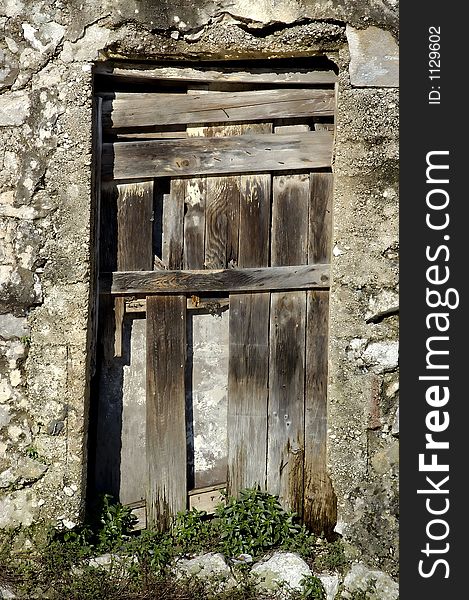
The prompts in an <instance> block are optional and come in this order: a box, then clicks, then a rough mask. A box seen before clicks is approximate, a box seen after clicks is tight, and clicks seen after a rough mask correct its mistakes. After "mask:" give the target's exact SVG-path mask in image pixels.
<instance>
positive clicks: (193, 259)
mask: <svg viewBox="0 0 469 600" xmlns="http://www.w3.org/2000/svg"><path fill="white" fill-rule="evenodd" d="M205 195H206V183H205V177H199V178H198V179H173V180H172V181H171V197H170V198H169V199H168V202H175V203H176V207H174V208H175V213H176V214H177V217H176V218H175V215H172V218H173V222H174V224H175V225H176V223H177V225H176V227H174V226H173V229H172V230H171V238H170V239H171V242H170V243H171V244H172V246H171V248H172V256H171V258H170V259H169V264H170V265H171V266H170V268H177V267H172V265H174V264H180V254H179V253H181V256H182V265H181V266H182V268H184V269H202V268H203V266H204V238H205ZM181 205H182V207H183V208H182V211H183V215H184V216H183V220H181ZM165 211H167V212H168V213H171V207H167V206H164V208H163V215H164V213H165ZM168 225H169V223H168ZM177 236H184V239H183V242H182V245H181V243H180V241H178V238H177ZM181 246H182V247H181ZM168 251H169V249H168ZM165 253H166V252H165ZM176 254H177V257H176V256H175V255H176ZM163 260H164V259H163Z"/></svg>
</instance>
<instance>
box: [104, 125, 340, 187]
mask: <svg viewBox="0 0 469 600" xmlns="http://www.w3.org/2000/svg"><path fill="white" fill-rule="evenodd" d="M332 139H333V138H332V135H331V133H329V132H327V131H320V132H308V133H294V134H290V135H275V134H262V135H236V136H228V137H221V138H211V139H210V140H208V139H207V138H204V137H193V138H188V139H186V140H164V141H146V142H128V143H126V142H117V143H115V144H103V155H102V174H103V178H104V179H108V180H109V179H112V178H114V179H117V180H119V179H142V178H150V177H184V176H193V175H205V174H209V175H210V174H211V175H214V174H222V173H251V172H253V171H258V172H259V171H264V172H265V171H283V170H293V169H302V170H308V169H317V168H324V167H330V166H331V161H332Z"/></svg>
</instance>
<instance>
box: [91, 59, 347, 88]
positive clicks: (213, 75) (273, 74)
mask: <svg viewBox="0 0 469 600" xmlns="http://www.w3.org/2000/svg"><path fill="white" fill-rule="evenodd" d="M95 73H97V74H98V73H99V74H102V75H112V76H113V78H117V79H118V78H121V79H125V80H137V81H140V80H142V79H143V80H145V79H149V80H155V79H156V80H159V79H162V80H172V81H181V80H182V81H207V82H210V81H216V82H234V83H272V84H276V85H285V84H286V85H290V84H293V83H299V84H308V85H320V84H334V83H335V82H336V81H337V75H336V74H335V73H334V72H333V71H330V70H323V71H319V70H316V71H315V70H311V69H294V70H293V69H285V68H280V69H275V71H273V70H272V69H267V68H255V67H251V68H249V69H246V70H245V71H241V70H239V69H237V68H229V67H225V68H224V69H220V70H216V69H214V68H213V67H212V68H210V67H205V68H204V67H200V66H198V67H154V68H153V69H149V68H148V67H147V66H146V65H145V66H142V67H141V68H138V66H137V65H135V66H134V68H128V69H125V68H122V67H113V66H112V65H111V64H99V63H98V64H96V65H95Z"/></svg>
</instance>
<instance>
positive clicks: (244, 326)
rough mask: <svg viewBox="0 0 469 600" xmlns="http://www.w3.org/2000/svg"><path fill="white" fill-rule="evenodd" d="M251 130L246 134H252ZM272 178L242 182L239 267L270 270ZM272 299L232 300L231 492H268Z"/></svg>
mask: <svg viewBox="0 0 469 600" xmlns="http://www.w3.org/2000/svg"><path fill="white" fill-rule="evenodd" d="M242 127H243V128H246V129H247V128H248V127H249V128H251V131H253V132H254V133H261V132H262V133H266V132H269V133H271V132H272V124H271V123H257V124H247V125H243V126H242ZM246 129H244V130H243V132H244V131H246ZM270 182H271V176H270V174H259V175H243V176H241V177H240V178H239V186H240V217H239V235H238V243H239V250H238V264H239V265H240V267H243V268H250V267H268V265H269V234H270V187H271V186H270ZM269 305H270V294H268V293H264V294H262V293H261V294H244V295H242V296H241V295H236V294H235V295H231V296H230V356H229V370H228V440H229V441H228V483H229V487H228V491H229V493H230V494H237V493H238V492H239V491H240V490H241V489H243V488H246V487H254V486H256V485H260V486H261V488H262V489H265V483H266V453H267V447H266V442H267V402H268V377H269V366H268V365H269V363H268V361H269V348H268V343H269Z"/></svg>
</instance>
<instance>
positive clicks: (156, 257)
mask: <svg viewBox="0 0 469 600" xmlns="http://www.w3.org/2000/svg"><path fill="white" fill-rule="evenodd" d="M106 78H107V79H106ZM102 80H103V81H106V82H107V85H108V86H109V85H110V84H111V85H113V86H114V88H113V91H112V92H111V93H109V92H108V93H106V92H103V93H102V94H101V96H102V103H101V106H102V127H103V144H102V152H101V155H100V159H101V164H102V171H101V174H102V184H101V185H102V190H101V209H100V214H101V228H100V278H99V281H100V302H101V311H100V328H99V339H100V342H101V344H100V347H101V371H100V372H101V381H104V382H105V383H106V385H108V386H109V385H111V386H114V387H115V390H114V391H113V392H112V394H115V395H116V396H118V394H119V386H121V387H122V386H124V385H125V381H124V383H122V381H120V380H119V381H117V384H116V382H115V381H112V382H111V380H112V379H113V378H112V377H111V376H110V375H109V372H108V371H109V368H110V367H109V365H110V364H111V365H114V367H115V365H116V364H117V370H118V371H119V369H124V368H125V366H124V365H126V364H128V363H129V364H130V363H131V361H132V358H129V356H126V352H127V353H129V350H128V348H132V340H129V339H128V338H129V336H130V337H132V335H133V333H132V332H133V331H134V330H135V331H137V329H138V328H137V326H136V325H135V323H137V322H133V323H132V327H131V328H130V329H131V330H132V332H130V329H129V327H130V326H129V323H127V322H126V315H129V314H136V313H138V314H139V315H140V318H141V317H144V318H145V339H146V348H145V368H146V377H145V380H144V382H143V383H142V379H140V383H139V384H138V385H137V384H136V383H135V389H136V390H139V391H138V393H139V394H140V395H141V394H142V389H144V394H145V403H144V404H145V411H144V414H143V413H142V402H136V404H135V406H134V408H131V409H129V408H128V407H127V412H126V415H125V419H127V421H126V423H124V417H123V415H124V412H125V410H124V409H125V408H126V403H125V402H124V403H123V402H122V400H121V402H120V405H119V401H118V400H114V405H113V400H112V398H113V396H112V394H111V396H112V397H111V398H110V397H109V394H107V396H106V394H105V393H104V387H105V386H104V387H103V385H104V384H101V390H102V394H101V396H106V399H105V400H103V399H100V400H99V406H100V415H101V416H98V431H100V432H101V434H103V435H104V431H105V430H106V427H107V426H108V425H109V423H110V422H111V421H112V418H114V419H116V418H117V419H118V418H119V410H120V411H121V412H120V419H121V421H120V433H119V436H118V437H119V440H116V439H114V440H111V439H110V438H109V436H107V438H109V439H107V438H106V441H105V442H102V443H101V450H103V448H104V453H103V454H102V456H104V457H105V459H104V460H103V461H102V462H101V469H98V470H97V472H98V473H100V477H102V478H103V477H104V479H105V480H107V481H108V482H109V481H111V480H112V477H109V476H108V475H106V474H105V472H108V471H112V468H111V467H110V464H111V463H112V452H113V451H114V452H120V453H121V460H122V453H123V451H124V448H126V452H127V455H126V460H127V463H128V468H127V472H132V465H133V464H135V467H136V471H135V472H137V473H139V475H138V476H137V477H136V479H135V481H133V483H131V484H129V485H127V488H129V487H130V488H132V487H133V488H135V489H133V491H131V493H130V496H128V495H127V496H125V494H123V492H122V489H123V486H122V481H120V482H119V483H118V484H115V486H116V485H117V488H118V489H119V494H120V495H121V496H122V495H124V496H125V500H126V501H128V500H129V499H131V495H132V493H133V494H134V496H137V495H139V494H140V496H141V497H144V498H145V500H146V506H147V514H148V519H149V522H150V523H151V524H152V525H156V526H158V527H165V526H167V524H168V523H169V521H170V519H171V517H172V516H173V515H174V514H175V513H176V512H177V511H179V510H183V509H185V508H186V507H187V503H188V494H190V493H193V492H194V489H190V488H191V487H192V488H194V487H195V489H196V491H197V489H198V487H200V485H198V482H199V484H200V483H202V482H204V483H207V481H205V480H204V478H203V477H202V476H201V475H200V473H199V474H197V469H196V473H195V475H194V473H192V476H191V477H189V476H188V464H189V462H188V461H189V458H188V457H189V453H188V448H189V446H188V429H189V428H188V421H190V418H191V417H190V415H188V404H187V398H188V389H187V388H188V386H190V385H191V384H190V382H189V383H188V377H187V360H188V339H187V332H188V323H189V320H190V318H191V317H190V314H192V313H190V311H191V310H193V309H194V308H198V309H200V308H205V309H208V310H213V307H214V306H215V307H216V310H218V312H220V311H221V309H222V308H223V309H227V310H228V311H229V334H228V333H227V335H228V340H227V344H226V345H227V383H226V386H227V401H226V420H224V422H225V425H226V440H227V443H226V457H224V458H223V457H222V458H221V459H220V460H219V461H218V462H217V463H216V468H215V467H213V469H212V471H210V469H209V470H208V471H207V472H205V475H204V476H205V477H208V478H210V477H213V478H215V479H218V480H217V481H213V482H212V483H217V484H218V485H225V484H226V486H227V488H228V492H229V493H230V494H236V493H237V492H238V491H239V490H240V489H242V488H245V487H252V486H260V487H261V489H267V490H268V491H269V492H271V493H273V494H276V495H278V496H279V498H280V500H281V502H282V504H283V505H284V506H285V507H286V508H289V509H292V510H295V511H296V512H297V513H298V514H300V515H301V516H302V517H303V519H304V521H305V522H306V523H308V524H310V525H311V526H312V527H313V528H314V529H316V530H318V531H323V530H325V531H327V530H328V529H330V528H331V527H333V524H334V521H335V498H334V494H333V490H332V487H331V485H330V482H329V478H328V476H327V472H326V427H327V403H326V399H327V328H328V289H329V262H330V246H331V212H332V208H331V204H332V177H333V176H332V172H331V165H332V145H333V117H334V111H335V92H334V80H335V76H334V74H333V73H332V72H328V71H317V72H315V71H311V70H298V71H297V72H290V71H286V70H282V69H278V70H277V71H272V70H271V71H266V70H265V69H255V68H252V67H251V68H250V69H249V71H246V72H241V71H237V72H236V71H234V70H233V69H231V70H230V69H224V70H222V69H217V70H210V69H208V68H206V69H203V68H198V69H196V68H183V67H181V68H176V67H173V68H164V67H161V68H156V69H153V70H148V71H125V70H119V69H112V72H109V73H104V74H103V75H102ZM132 85H134V86H135V91H126V90H127V89H129V86H130V88H132ZM145 86H146V87H145ZM119 88H121V89H122V90H123V91H119ZM142 89H143V90H144V91H142ZM210 307H212V309H210ZM140 328H141V324H140ZM136 335H137V334H136ZM126 348H127V350H126ZM130 354H132V350H130ZM133 354H134V355H136V354H138V352H137V351H133ZM111 371H112V368H111ZM141 371H142V369H140V371H139V370H138V365H137V367H136V368H135V369H134V372H136V373H139V372H140V373H141ZM135 377H137V375H136V376H135ZM117 379H119V378H117ZM124 379H125V378H124ZM135 380H136V379H135ZM111 405H113V406H114V407H115V410H114V412H113V411H112V410H110V409H109V407H110V406H111ZM223 414H224V413H223ZM110 415H111V416H110ZM112 415H114V417H113V416H112ZM207 418H210V416H209V417H207ZM100 423H101V429H100ZM138 423H140V426H139V427H138V426H137V427H136V424H137V425H138ZM124 434H125V435H124ZM125 436H127V437H125ZM142 436H144V443H142V444H141V448H143V447H144V455H143V452H142V451H139V450H138V444H137V445H135V440H136V439H137V438H138V439H140V440H142ZM99 437H100V436H99V435H98V438H99ZM104 437H106V436H104ZM111 437H112V436H111ZM114 437H116V436H114ZM98 445H99V444H98ZM129 448H134V450H133V451H132V450H129ZM136 448H137V449H136ZM223 461H224V462H223ZM192 469H193V465H192ZM106 470H107V471H106ZM143 472H144V475H142V473H143ZM221 473H224V474H225V477H224V481H219V480H220V478H221V479H223V476H222V475H221ZM106 477H107V479H106ZM119 477H120V478H121V479H122V469H121V470H120V474H119V475H117V476H116V477H115V479H116V478H117V479H119ZM143 480H145V484H144V487H142V481H143ZM139 482H140V483H139ZM114 483H115V482H114ZM188 483H189V485H188ZM124 487H125V486H124ZM137 488H139V489H137Z"/></svg>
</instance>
